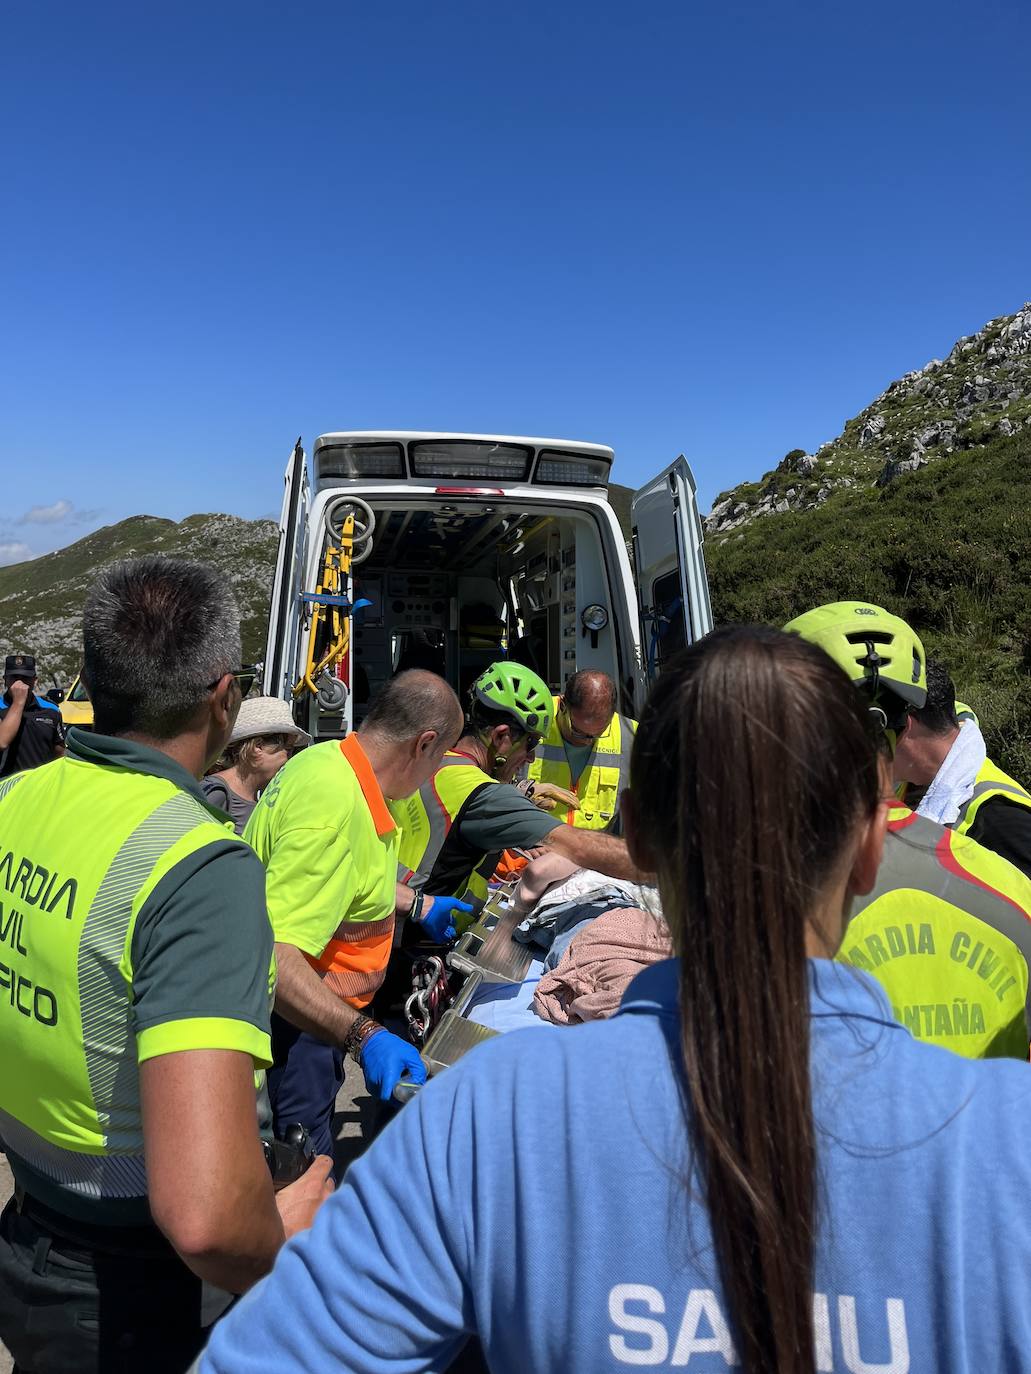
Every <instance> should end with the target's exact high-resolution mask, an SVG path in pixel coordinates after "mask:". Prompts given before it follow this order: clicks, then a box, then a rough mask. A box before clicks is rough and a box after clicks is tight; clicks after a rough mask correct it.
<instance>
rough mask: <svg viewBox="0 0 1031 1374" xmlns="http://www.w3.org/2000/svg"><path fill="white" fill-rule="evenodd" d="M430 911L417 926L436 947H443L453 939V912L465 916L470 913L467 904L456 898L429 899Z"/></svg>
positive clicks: (421, 918) (470, 908) (469, 907)
mask: <svg viewBox="0 0 1031 1374" xmlns="http://www.w3.org/2000/svg"><path fill="white" fill-rule="evenodd" d="M430 903H431V905H430V909H429V911H427V913H426V915H425V916H422V917H420V918H419V921H418V924H419V925H421V926H422V928H423V930H425V932H426V934H427V935H428V936H429V937H430V939H431V940H432V941H433V942H434V944H437V945H443V944H446V943H447V942H448V940H453V939H454V938H455V912H459V913H460V914H461V915H464V916H467V915H468V914H469V913H470V912H471V911H472V906H471V905H470V903H469V902H460V901H459V900H458V898H457V897H431V898H430Z"/></svg>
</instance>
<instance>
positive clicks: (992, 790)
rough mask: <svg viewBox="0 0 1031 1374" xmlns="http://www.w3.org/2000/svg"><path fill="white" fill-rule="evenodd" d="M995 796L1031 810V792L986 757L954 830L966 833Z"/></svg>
mask: <svg viewBox="0 0 1031 1374" xmlns="http://www.w3.org/2000/svg"><path fill="white" fill-rule="evenodd" d="M993 797H1005V799H1006V800H1007V801H1009V802H1014V803H1015V804H1016V805H1017V806H1026V807H1027V808H1028V809H1029V810H1031V793H1029V792H1028V791H1027V789H1026V788H1025V787H1021V785H1020V783H1019V782H1017V780H1016V779H1015V778H1011V777H1010V775H1009V774H1008V773H1004V772H1003V771H1002V769H1001V768H999V767H998V766H997V765H996V764H994V763H992V761H991V759H985V761H984V763H983V764H982V765H981V768H980V769H979V771H978V774H977V778H976V779H975V781H974V790H973V792H972V793H971V795H970V798H969V799H968V800H967V801H965V802H964V803H963V805H962V806H961V807H960V809H959V818H958V819H957V820H956V822H955V824H954V825H953V827H952V828H953V830H956V831H958V832H959V833H960V834H961V835H965V834H966V833H967V831H968V830H969V829H970V827H971V826H972V825H973V824H974V821H975V820H976V819H977V813H978V811H980V809H981V807H982V806H984V804H985V802H989V801H991V799H992V798H993Z"/></svg>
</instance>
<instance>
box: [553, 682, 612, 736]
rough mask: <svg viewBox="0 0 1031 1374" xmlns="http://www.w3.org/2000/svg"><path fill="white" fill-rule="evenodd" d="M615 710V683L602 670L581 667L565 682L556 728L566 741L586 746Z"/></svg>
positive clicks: (607, 722) (601, 729) (610, 719)
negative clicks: (581, 668)
mask: <svg viewBox="0 0 1031 1374" xmlns="http://www.w3.org/2000/svg"><path fill="white" fill-rule="evenodd" d="M615 709H616V684H615V683H614V682H613V681H612V679H611V678H610V677H608V676H607V675H606V674H605V673H599V672H594V671H592V670H590V669H587V668H584V669H583V670H582V671H581V672H579V673H574V674H573V676H572V677H571V678H570V679H569V681H568V682H567V683H566V690H565V692H564V693H563V694H562V697H561V700H560V710H559V713H558V728H559V733H560V734H561V736H562V738H563V739H564V740H566V742H567V743H569V744H575V745H578V746H582V745H586V744H589V743H590V742H591V740H595V739H597V738H598V736H599V735H603V734H604V733H605V731H606V730H607V729H608V728H609V725H610V724H611V722H612V715H613V712H614V711H615Z"/></svg>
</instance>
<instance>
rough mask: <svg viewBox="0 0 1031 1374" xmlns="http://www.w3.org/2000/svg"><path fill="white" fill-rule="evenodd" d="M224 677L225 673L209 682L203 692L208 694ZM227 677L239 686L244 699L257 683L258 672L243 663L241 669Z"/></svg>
mask: <svg viewBox="0 0 1031 1374" xmlns="http://www.w3.org/2000/svg"><path fill="white" fill-rule="evenodd" d="M226 676H227V674H226V673H220V674H219V676H218V677H217V678H215V681H214V682H209V683H208V684H207V685H206V686H205V688H204V690H205V692H210V691H211V690H212V689H213V688H215V687H217V686H218V684H219V683H220V682H221V681H222V679H223V678H224V677H226ZM228 676H229V677H232V678H235V679H236V681H237V682H238V683H239V684H240V695H241V696H242V697H245V696H246V695H247V693H248V692H249V691H250V690H251V688H252V687H253V686H254V684H255V682H256V681H257V677H258V670H257V668H255V667H254V666H253V664H250V663H245V664H244V666H243V667H242V668H237V669H236V671H235V672H232V673H229V674H228Z"/></svg>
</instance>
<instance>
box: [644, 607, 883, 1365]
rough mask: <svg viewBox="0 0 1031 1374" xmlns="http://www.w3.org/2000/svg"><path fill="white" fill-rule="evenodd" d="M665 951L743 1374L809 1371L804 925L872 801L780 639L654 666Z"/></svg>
mask: <svg viewBox="0 0 1031 1374" xmlns="http://www.w3.org/2000/svg"><path fill="white" fill-rule="evenodd" d="M630 771H631V787H632V792H633V802H634V815H635V820H636V826H635V828H636V830H637V831H638V833H639V835H640V837H641V839H642V841H643V842H644V843H645V844H646V845H647V847H648V849H649V850H650V851H651V853H652V855H653V856H654V863H655V866H656V870H657V872H658V878H659V888H660V891H661V894H662V905H663V911H664V913H665V916H666V919H667V921H668V922H669V925H670V929H671V931H672V933H673V939H674V942H675V944H676V946H677V949H678V952H679V954H680V956H681V957H680V1018H681V1040H682V1049H683V1060H684V1071H685V1075H686V1085H685V1091H686V1101H687V1110H688V1113H689V1118H690V1122H691V1131H692V1139H693V1142H694V1148H695V1151H696V1158H697V1160H698V1163H699V1165H700V1174H701V1178H702V1180H703V1186H704V1192H705V1202H706V1206H707V1210H708V1213H709V1218H710V1224H711V1227H712V1233H713V1240H714V1242H715V1252H716V1257H717V1263H718V1266H719V1275H720V1280H721V1283H722V1287H723V1291H724V1294H725V1295H726V1300H727V1304H728V1308H729V1315H730V1319H731V1324H732V1328H733V1331H734V1337H735V1342H736V1345H737V1351H738V1357H739V1358H740V1359H741V1361H742V1363H743V1367H744V1369H745V1370H746V1371H748V1374H813V1370H814V1359H815V1354H814V1338H813V1315H812V1303H813V1264H814V1260H813V1249H814V1237H815V1233H816V1192H817V1189H816V1148H815V1131H814V1126H813V1113H812V1098H811V1092H810V1079H809V990H808V975H807V971H806V948H805V939H806V927H807V924H808V923H809V922H810V920H811V916H812V913H813V910H814V907H815V905H816V902H817V899H818V897H819V896H820V894H821V889H822V888H823V886H824V884H825V883H826V881H827V880H828V879H829V877H830V876H831V875H832V874H833V873H834V871H835V869H836V868H837V867H838V866H839V865H840V864H841V863H842V862H843V861H844V860H845V858H846V856H847V854H848V846H849V842H850V840H851V838H852V837H853V836H854V834H855V832H856V826H857V824H858V823H859V821H860V820H861V819H862V818H865V817H868V816H870V815H871V814H872V813H873V811H874V809H875V808H876V805H877V801H878V795H879V790H880V788H879V778H878V767H877V752H876V747H875V743H874V740H873V737H872V733H871V729H870V726H869V724H868V712H867V711H866V709H865V707H864V705H863V704H862V702H861V701H860V699H859V697H858V695H857V693H856V692H855V690H854V688H853V687H852V685H851V684H850V683H849V681H848V679H847V678H846V677H845V675H844V673H842V671H841V670H840V669H839V668H838V667H837V666H836V665H835V664H834V663H833V662H832V660H831V659H830V658H829V657H828V656H827V655H826V654H825V653H824V652H823V650H821V649H817V648H815V647H814V646H813V645H811V644H807V643H806V642H805V641H803V640H802V639H799V638H798V636H796V635H787V634H783V633H782V632H780V631H778V630H771V629H765V628H761V627H748V628H746V627H732V628H729V629H724V630H717V631H715V632H714V633H713V634H710V635H708V636H707V637H706V638H705V639H704V640H701V641H700V642H699V643H698V644H696V645H694V646H693V647H691V648H690V649H688V650H686V651H685V652H684V653H683V654H681V655H680V656H679V657H678V658H677V659H675V660H674V662H673V664H672V665H671V666H670V668H669V669H667V670H666V671H665V672H664V673H663V675H662V677H661V678H660V679H659V682H658V684H657V686H656V688H655V690H654V692H653V693H652V696H651V698H650V700H649V702H648V705H647V706H646V708H645V710H644V713H643V715H642V717H641V722H640V726H639V728H638V731H637V738H636V741H635V744H634V752H633V760H632V764H631V770H630Z"/></svg>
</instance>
